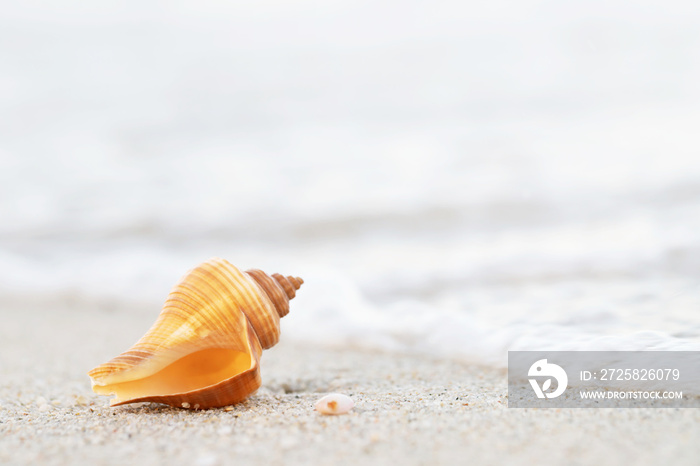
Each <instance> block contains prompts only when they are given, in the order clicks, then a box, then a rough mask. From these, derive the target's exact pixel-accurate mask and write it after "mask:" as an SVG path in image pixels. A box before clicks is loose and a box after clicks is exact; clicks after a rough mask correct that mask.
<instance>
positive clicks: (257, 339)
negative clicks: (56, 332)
mask: <svg viewBox="0 0 700 466" xmlns="http://www.w3.org/2000/svg"><path fill="white" fill-rule="evenodd" d="M302 283H304V281H303V280H302V279H301V278H294V277H284V276H282V275H280V274H273V275H272V276H270V275H267V274H266V273H265V272H263V271H261V270H255V269H254V270H248V271H246V272H241V271H240V270H238V269H237V268H236V267H234V266H233V265H231V264H230V263H229V262H227V261H225V260H223V259H218V258H215V259H211V260H208V261H207V262H204V263H202V264H200V265H198V266H197V267H195V268H194V269H192V270H191V271H189V272H188V273H187V274H186V275H185V276H184V277H182V278H181V279H180V281H179V282H178V283H177V284H176V285H175V286H174V287H173V289H172V291H171V292H170V294H169V295H168V298H167V299H166V301H165V304H164V305H163V309H162V310H161V312H160V315H159V316H158V319H157V320H156V322H155V323H154V324H153V326H152V327H151V329H150V330H149V331H148V332H146V334H145V335H144V336H143V337H142V338H141V339H140V340H139V341H138V342H137V343H136V344H135V345H134V346H132V347H131V348H130V349H129V350H127V351H125V352H124V353H122V354H120V355H119V356H117V357H115V358H114V359H112V360H111V361H109V362H107V363H105V364H102V365H100V366H98V367H96V368H95V369H93V370H91V371H90V372H89V373H88V375H89V376H90V377H91V379H92V388H93V390H94V391H95V392H96V393H99V394H103V395H116V397H115V398H114V399H112V400H111V403H110V405H111V406H118V405H123V404H126V403H135V402H142V401H153V402H157V403H164V404H167V405H170V406H175V407H182V408H190V409H205V408H214V407H220V406H228V405H231V404H234V403H238V402H240V401H243V400H244V399H245V398H246V397H248V396H249V395H251V394H252V393H253V392H255V391H256V390H257V389H258V388H259V387H260V385H261V378H260V357H261V355H262V350H263V349H267V348H270V347H272V346H274V345H275V344H276V343H277V341H278V340H279V336H280V317H284V316H285V315H287V313H288V312H289V300H290V299H292V298H294V296H295V293H296V290H298V289H299V287H300V286H301V284H302Z"/></svg>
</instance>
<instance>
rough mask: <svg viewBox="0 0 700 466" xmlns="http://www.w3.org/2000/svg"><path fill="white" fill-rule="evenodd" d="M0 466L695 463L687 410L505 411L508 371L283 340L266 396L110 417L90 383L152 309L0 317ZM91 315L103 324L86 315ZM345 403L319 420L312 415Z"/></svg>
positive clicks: (271, 360)
mask: <svg viewBox="0 0 700 466" xmlns="http://www.w3.org/2000/svg"><path fill="white" fill-rule="evenodd" d="M6 304H7V305H6V306H5V307H4V308H3V311H2V316H3V322H4V325H3V326H2V328H0V375H1V377H2V378H1V379H0V464H49V465H53V464H56V465H60V464H83V463H90V464H94V465H103V464H104V465H111V464H154V465H157V464H168V465H177V464H193V465H218V464H236V465H241V464H254V463H255V464H390V463H396V464H426V465H428V464H455V463H465V464H466V463H469V464H509V465H511V464H535V463H537V464H540V463H544V464H553V463H558V464H601V465H604V464H622V463H627V464H660V463H668V464H671V463H673V464H674V465H682V464H697V462H698V458H700V442H698V441H697V439H698V438H700V410H697V409H568V410H567V409H539V410H538V409H508V408H507V387H506V376H505V372H504V371H503V370H497V369H491V368H486V367H480V366H473V365H468V364H465V363H460V362H458V361H451V360H445V359H435V358H431V357H427V356H411V355H397V354H391V353H377V352H369V351H363V350H358V349H352V348H335V349H326V348H320V347H313V346H305V345H302V344H299V343H290V342H288V341H285V339H284V336H283V341H282V342H281V343H280V344H279V345H278V346H277V347H275V348H273V349H272V350H269V351H266V352H265V354H264V355H263V360H262V375H263V382H264V384H263V387H262V388H261V389H260V390H259V391H258V393H256V394H255V395H254V396H252V397H251V398H250V399H249V400H248V401H246V402H244V403H242V404H240V405H237V406H234V407H230V408H227V409H214V410H206V411H186V410H181V409H173V408H170V407H166V406H162V405H156V404H139V405H131V406H126V407H118V408H109V407H108V400H107V398H106V397H98V396H97V395H94V394H93V393H92V391H91V390H90V383H89V379H88V377H87V376H86V375H85V372H86V371H87V370H89V369H90V368H91V367H92V366H93V365H95V364H97V363H100V362H103V360H105V359H106V358H109V357H111V356H113V355H115V354H116V353H117V352H119V351H121V350H123V349H125V347H127V346H129V345H130V344H131V343H132V342H133V341H134V340H135V339H136V338H137V337H138V336H140V334H141V333H143V331H144V330H145V329H146V328H147V327H148V325H149V324H150V322H151V321H152V319H153V312H152V310H146V309H138V308H136V309H134V308H130V309H121V308H118V307H117V308H112V309H111V310H109V311H105V309H109V308H110V306H109V305H106V304H105V303H97V304H96V305H95V306H86V305H84V304H82V303H81V304H76V303H68V302H66V303H62V304H60V305H55V304H54V305H52V306H44V305H34V306H27V305H26V304H24V305H19V304H17V303H15V304H12V303H6ZM95 309H101V310H95ZM328 392H340V393H345V394H347V395H350V396H351V397H352V398H353V399H354V401H355V408H354V409H353V410H352V411H351V413H350V414H347V415H342V416H322V415H320V414H318V413H316V412H315V411H314V410H313V405H314V402H315V401H316V400H317V399H319V398H320V397H321V396H323V395H324V394H326V393H328Z"/></svg>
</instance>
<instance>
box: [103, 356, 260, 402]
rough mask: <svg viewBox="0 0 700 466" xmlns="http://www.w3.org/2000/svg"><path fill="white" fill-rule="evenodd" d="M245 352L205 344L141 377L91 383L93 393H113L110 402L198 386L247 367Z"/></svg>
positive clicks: (213, 382) (199, 387)
mask: <svg viewBox="0 0 700 466" xmlns="http://www.w3.org/2000/svg"><path fill="white" fill-rule="evenodd" d="M252 365H253V360H252V358H251V355H250V354H249V353H245V352H243V351H238V350H235V349H230V348H208V349H204V350H201V351H197V352H195V353H192V354H188V355H187V356H184V357H182V358H180V359H178V360H176V361H174V362H173V363H171V364H169V365H167V366H165V367H164V368H163V369H161V370H160V371H158V372H156V373H154V374H152V375H149V376H147V377H144V378H140V379H136V380H130V381H126V382H121V383H114V384H110V385H94V386H93V390H94V391H95V392H96V393H100V394H104V395H109V394H115V395H116V398H115V399H114V400H112V404H115V403H121V402H123V401H126V400H131V399H136V398H143V397H147V396H164V395H173V394H177V393H185V392H189V391H192V390H198V389H202V388H203V387H208V386H211V385H215V384H217V383H219V382H222V381H224V380H226V379H229V378H231V377H233V376H235V375H238V374H240V373H243V372H245V371H247V370H248V369H250V368H251V367H252Z"/></svg>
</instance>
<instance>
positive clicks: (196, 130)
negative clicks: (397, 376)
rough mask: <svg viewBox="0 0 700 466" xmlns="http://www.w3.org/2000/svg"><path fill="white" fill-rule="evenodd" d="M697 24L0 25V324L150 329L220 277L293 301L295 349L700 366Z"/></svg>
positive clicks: (515, 7) (209, 14)
mask: <svg viewBox="0 0 700 466" xmlns="http://www.w3.org/2000/svg"><path fill="white" fill-rule="evenodd" d="M698 21H700V6H698V4H697V3H696V2H679V1H675V2H667V3H664V4H663V5H657V4H655V2H621V1H605V2H602V1H594V2H587V3H586V4H585V5H578V6H577V5H574V4H561V5H558V4H552V3H551V2H520V1H497V2H488V4H482V2H479V3H476V2H474V3H472V2H454V1H439V2H432V3H430V4H427V3H424V2H410V1H409V2H398V1H379V2H357V1H354V2H349V1H335V2H323V3H321V4H319V3H316V2H310V1H298V2H256V3H255V5H251V4H249V2H229V3H227V4H226V5H224V4H220V3H213V2H183V3H178V4H177V5H168V6H167V7H166V6H162V5H161V4H159V3H158V2H149V1H146V2H130V1H127V2H119V3H118V4H117V3H113V4H104V3H100V4H99V5H97V4H95V5H84V4H80V3H78V2H75V3H71V2H63V3H62V4H61V7H57V6H55V5H53V4H51V3H50V2H21V3H17V2H16V3H15V4H13V5H4V6H3V12H2V14H0V219H1V220H2V221H1V222H0V264H1V265H2V267H0V302H4V303H10V302H12V303H24V302H31V303H40V304H42V305H50V304H51V303H52V302H55V301H57V300H58V301H61V302H68V303H73V304H75V305H83V306H84V305H89V306H93V307H94V308H95V311H94V312H104V311H105V309H107V310H108V309H113V308H115V305H116V306H117V308H118V309H123V308H128V307H129V306H132V305H133V306H134V308H135V309H152V311H151V312H153V316H154V318H155V315H156V314H157V312H158V310H159V307H160V305H161V303H162V302H163V300H164V299H165V296H166V295H167V292H168V290H169V288H170V286H171V285H172V284H174V283H175V281H176V280H177V279H178V278H179V277H180V276H181V275H182V274H183V273H184V272H185V271H187V270H188V269H189V268H191V267H193V266H194V265H196V264H197V263H199V262H201V261H203V260H206V259H208V258H210V257H214V256H219V257H223V258H226V259H228V260H229V261H231V262H232V263H233V264H234V265H237V266H238V267H240V268H253V267H254V268H262V269H264V270H266V271H268V272H281V273H285V274H294V275H297V276H301V277H303V278H304V280H305V284H304V286H303V288H302V289H301V290H300V291H299V293H298V295H297V298H295V300H294V301H293V302H292V312H291V313H290V315H289V316H288V317H286V318H285V319H284V321H283V338H285V339H289V340H290V341H300V342H308V343H314V344H322V345H335V346H353V347H365V348H381V349H389V350H396V351H409V352H417V353H423V354H432V355H439V356H441V357H449V358H458V359H464V360H468V361H471V362H477V363H481V364H488V365H496V366H504V365H505V364H506V352H507V350H508V349H592V350H605V349H610V350H613V349H617V350H623V349H635V350H638V349H669V350H671V349H679V350H680V349H700V235H699V232H700V132H698V130H697V128H698V127H699V124H700V88H699V87H698V86H697V83H698V82H700V59H698V56H697V50H698V49H700V29H698V28H697V24H698ZM0 312H3V310H2V309H0ZM139 312H141V311H139ZM144 312H145V311H144Z"/></svg>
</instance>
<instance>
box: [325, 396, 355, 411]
mask: <svg viewBox="0 0 700 466" xmlns="http://www.w3.org/2000/svg"><path fill="white" fill-rule="evenodd" d="M353 406H355V403H354V402H353V401H352V398H350V397H349V396H347V395H343V394H342V393H329V394H328V395H326V396H324V397H323V398H321V399H320V400H318V401H317V402H316V411H318V412H319V413H321V414H345V413H347V412H348V411H350V410H351V409H352V407H353Z"/></svg>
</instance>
